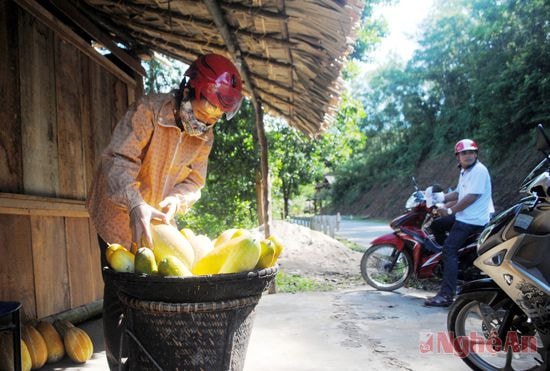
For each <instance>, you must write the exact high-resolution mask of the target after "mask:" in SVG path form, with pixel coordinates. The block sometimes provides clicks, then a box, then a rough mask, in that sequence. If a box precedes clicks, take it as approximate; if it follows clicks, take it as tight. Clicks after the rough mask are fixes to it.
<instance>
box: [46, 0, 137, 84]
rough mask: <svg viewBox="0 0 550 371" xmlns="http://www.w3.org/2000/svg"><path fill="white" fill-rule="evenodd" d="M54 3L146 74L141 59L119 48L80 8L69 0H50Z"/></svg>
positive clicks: (114, 53) (124, 60)
mask: <svg viewBox="0 0 550 371" xmlns="http://www.w3.org/2000/svg"><path fill="white" fill-rule="evenodd" d="M50 1H51V2H53V4H54V5H55V6H56V7H57V8H59V9H60V10H61V11H62V12H63V13H65V15H66V16H67V17H69V18H70V19H71V20H72V21H73V22H75V23H76V24H78V25H79V26H80V27H81V28H82V29H83V30H85V31H86V32H87V33H88V34H89V35H90V36H91V37H93V38H94V39H95V40H97V41H99V42H100V43H101V44H103V46H105V48H107V49H108V50H109V51H110V52H111V53H113V55H115V56H116V57H117V58H119V59H120V60H121V61H123V62H124V63H125V64H126V65H127V66H128V67H130V68H131V69H132V70H134V71H135V72H137V73H138V74H139V75H141V76H145V75H146V73H145V69H144V68H143V66H142V65H141V63H140V61H139V60H138V59H136V58H134V57H132V56H131V55H130V54H128V53H127V52H126V51H125V50H124V49H121V48H119V47H118V46H117V45H116V44H115V43H114V42H113V41H112V40H111V37H109V35H107V34H106V33H104V32H103V31H102V30H101V29H99V27H97V26H96V25H95V24H94V23H93V22H92V21H90V20H89V19H88V18H87V17H86V16H85V15H84V14H82V12H80V10H79V9H78V8H76V7H75V6H74V5H72V4H71V3H70V2H68V1H60V0H50Z"/></svg>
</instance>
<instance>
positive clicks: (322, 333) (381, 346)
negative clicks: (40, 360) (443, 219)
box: [43, 220, 468, 371]
mask: <svg viewBox="0 0 550 371" xmlns="http://www.w3.org/2000/svg"><path fill="white" fill-rule="evenodd" d="M387 231H389V227H388V226H387V224H380V223H374V222H363V221H353V220H352V221H347V220H344V221H342V224H341V228H340V232H339V233H338V235H339V236H341V237H346V238H348V239H350V240H352V241H354V242H357V243H359V244H361V245H364V246H365V247H367V246H368V245H369V244H370V241H371V240H372V239H373V238H375V237H377V236H379V235H380V234H382V233H386V232H387ZM430 294H431V293H428V292H426V291H420V290H414V289H400V290H397V291H396V292H392V293H387V292H380V291H376V290H374V289H372V288H370V287H369V286H367V285H364V286H360V287H357V288H354V289H348V290H340V291H333V292H322V293H299V294H275V295H268V294H264V296H263V297H262V298H261V300H260V303H259V304H258V306H257V307H256V318H255V322H254V327H253V329H252V335H251V338H250V342H249V345H248V351H247V355H246V362H245V367H244V371H257V370H261V371H308V370H311V371H325V370H326V371H354V370H357V371H363V370H365V371H371V370H375V371H376V370H422V371H430V370H433V371H436V370H437V371H440V370H445V371H458V370H467V369H468V368H467V367H466V365H465V364H464V363H463V362H462V361H461V360H460V359H459V358H458V357H457V356H456V355H454V354H452V348H450V347H449V346H448V345H449V343H448V339H447V337H446V333H445V323H446V315H447V310H446V309H442V308H427V307H424V306H423V305H422V302H423V300H424V299H425V297H426V296H427V295H430ZM81 327H83V328H84V329H85V330H87V331H88V332H89V333H90V335H91V336H92V340H93V342H94V346H95V353H94V357H93V359H92V360H91V361H89V362H88V363H86V364H85V365H76V364H74V363H72V362H71V361H69V360H67V358H65V359H64V360H63V361H61V362H60V363H56V364H53V365H47V366H46V367H45V368H43V370H83V369H93V370H105V369H107V363H106V360H105V352H104V348H103V340H102V328H101V319H96V320H93V321H88V322H86V323H84V324H82V325H81ZM430 346H431V347H430Z"/></svg>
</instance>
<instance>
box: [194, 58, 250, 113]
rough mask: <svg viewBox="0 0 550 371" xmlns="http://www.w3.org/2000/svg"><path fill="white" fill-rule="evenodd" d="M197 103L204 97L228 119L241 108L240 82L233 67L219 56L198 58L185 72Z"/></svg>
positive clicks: (227, 60)
mask: <svg viewBox="0 0 550 371" xmlns="http://www.w3.org/2000/svg"><path fill="white" fill-rule="evenodd" d="M185 76H188V77H189V82H188V84H189V86H190V87H191V88H192V89H194V90H195V100H196V102H197V103H198V102H199V101H200V100H201V98H202V97H204V98H205V99H206V100H207V101H208V102H209V103H210V104H212V105H213V106H215V107H217V108H218V109H220V110H221V111H223V112H224V113H225V115H226V117H227V119H230V118H231V117H233V116H234V115H235V113H236V112H237V111H238V110H239V108H240V106H241V102H242V99H243V96H242V93H241V90H242V81H241V75H240V74H239V71H238V70H237V68H236V67H235V65H234V64H233V63H232V62H231V61H230V60H229V59H227V58H225V57H224V56H221V55H219V54H205V55H201V56H199V57H198V58H197V59H196V60H195V61H194V62H193V63H192V64H191V66H189V68H188V69H187V71H185Z"/></svg>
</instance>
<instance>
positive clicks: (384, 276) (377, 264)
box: [361, 244, 413, 291]
mask: <svg viewBox="0 0 550 371" xmlns="http://www.w3.org/2000/svg"><path fill="white" fill-rule="evenodd" d="M412 270H413V262H412V258H411V255H410V253H409V252H408V251H406V250H403V251H399V250H397V248H396V247H395V246H393V245H389V244H388V245H373V246H371V247H369V248H368V249H367V251H365V253H364V254H363V258H361V275H362V276H363V279H364V280H365V281H366V282H367V283H368V284H369V285H370V286H372V287H374V288H375V289H377V290H382V291H393V290H396V289H398V288H400V287H402V286H403V285H404V284H405V283H406V282H407V281H408V279H409V277H410V276H411V274H412Z"/></svg>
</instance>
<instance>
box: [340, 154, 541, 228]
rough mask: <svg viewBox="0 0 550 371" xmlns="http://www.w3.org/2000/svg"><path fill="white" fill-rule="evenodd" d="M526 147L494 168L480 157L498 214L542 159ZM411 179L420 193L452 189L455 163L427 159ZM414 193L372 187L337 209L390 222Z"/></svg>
mask: <svg viewBox="0 0 550 371" xmlns="http://www.w3.org/2000/svg"><path fill="white" fill-rule="evenodd" d="M527 146H529V145H527ZM527 146H525V145H518V146H517V147H518V148H517V149H515V150H510V151H508V153H506V154H503V155H502V156H501V157H500V158H499V162H498V163H495V164H491V163H487V162H485V161H484V159H483V156H481V157H480V160H481V161H482V162H483V163H484V164H485V165H487V167H488V169H489V172H490V173H491V178H492V182H493V200H494V203H495V208H496V210H497V211H499V210H502V209H503V208H505V207H507V206H508V205H510V204H511V203H512V202H514V201H515V200H517V199H518V197H519V196H520V195H519V193H518V187H519V185H520V183H521V181H522V180H523V179H524V178H525V176H526V175H527V174H528V173H529V171H531V169H532V168H533V166H534V165H535V164H537V163H538V162H539V161H540V160H541V159H542V155H541V154H540V153H539V152H536V150H535V149H534V146H533V145H531V146H530V147H527ZM526 147H527V148H526ZM482 155H483V153H482ZM414 175H415V177H416V180H417V183H418V185H419V186H420V188H422V189H425V188H426V187H427V186H429V185H430V184H433V183H438V184H439V185H441V186H442V187H443V188H444V189H447V188H448V187H455V186H456V183H457V181H458V168H457V167H456V160H455V159H454V158H453V157H452V156H439V157H435V158H430V159H428V160H426V161H424V162H423V163H422V164H421V166H420V167H419V168H418V169H417V171H416V174H414ZM413 190H414V188H413V184H412V181H411V180H408V181H407V182H406V183H404V182H395V183H392V184H386V185H381V186H378V187H377V186H375V187H373V188H372V190H371V191H370V192H367V193H365V194H364V195H363V196H362V197H361V198H360V199H359V200H357V202H354V203H353V205H350V206H347V207H340V208H339V211H340V213H341V214H352V215H359V216H366V217H371V218H376V219H392V218H394V217H396V216H397V215H399V214H401V213H402V212H403V211H404V209H405V202H406V200H407V198H408V197H409V196H410V194H411V193H412V192H413Z"/></svg>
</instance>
